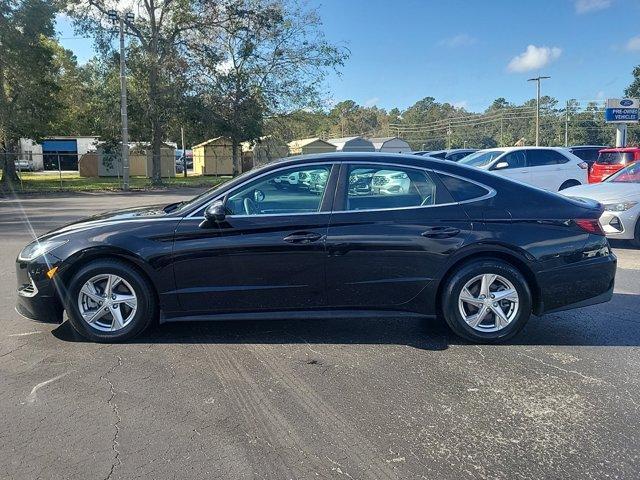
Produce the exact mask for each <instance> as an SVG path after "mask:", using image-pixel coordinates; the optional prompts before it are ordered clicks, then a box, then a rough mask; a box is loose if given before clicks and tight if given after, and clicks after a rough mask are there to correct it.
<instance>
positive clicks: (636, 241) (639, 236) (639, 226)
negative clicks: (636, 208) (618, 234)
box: [630, 218, 640, 248]
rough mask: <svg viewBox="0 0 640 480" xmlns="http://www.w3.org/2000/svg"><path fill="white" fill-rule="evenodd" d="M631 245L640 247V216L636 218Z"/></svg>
mask: <svg viewBox="0 0 640 480" xmlns="http://www.w3.org/2000/svg"><path fill="white" fill-rule="evenodd" d="M630 242H631V245H633V246H634V247H636V248H640V218H638V220H636V228H635V233H634V234H633V240H630Z"/></svg>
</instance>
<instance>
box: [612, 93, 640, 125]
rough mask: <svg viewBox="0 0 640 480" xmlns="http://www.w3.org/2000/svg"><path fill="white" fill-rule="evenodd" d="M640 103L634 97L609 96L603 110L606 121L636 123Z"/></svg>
mask: <svg viewBox="0 0 640 480" xmlns="http://www.w3.org/2000/svg"><path fill="white" fill-rule="evenodd" d="M639 109H640V103H639V102H638V100H637V99H635V98H622V99H620V98H609V99H607V106H606V107H605V110H604V120H605V121H606V122H608V123H637V122H638V110H639Z"/></svg>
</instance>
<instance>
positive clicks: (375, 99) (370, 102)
mask: <svg viewBox="0 0 640 480" xmlns="http://www.w3.org/2000/svg"><path fill="white" fill-rule="evenodd" d="M379 102H380V99H379V98H378V97H373V98H370V99H369V100H367V101H365V102H364V106H365V107H367V108H371V107H375V106H376V105H377V104H378V103H379Z"/></svg>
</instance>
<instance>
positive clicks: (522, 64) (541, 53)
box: [507, 45, 562, 73]
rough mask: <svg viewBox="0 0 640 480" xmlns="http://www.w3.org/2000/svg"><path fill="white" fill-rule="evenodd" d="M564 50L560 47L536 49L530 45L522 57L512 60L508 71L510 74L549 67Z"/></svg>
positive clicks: (518, 56)
mask: <svg viewBox="0 0 640 480" xmlns="http://www.w3.org/2000/svg"><path fill="white" fill-rule="evenodd" d="M561 53H562V50H561V49H560V48H558V47H536V46H535V45H529V46H528V47H527V49H526V50H525V51H524V52H522V53H521V54H520V55H517V56H515V57H513V58H512V59H511V61H510V62H509V65H507V70H508V71H510V72H516V73H519V72H528V71H529V70H536V69H538V68H542V67H544V66H545V65H548V64H549V63H551V62H552V61H554V60H556V59H557V58H558V57H560V54H561Z"/></svg>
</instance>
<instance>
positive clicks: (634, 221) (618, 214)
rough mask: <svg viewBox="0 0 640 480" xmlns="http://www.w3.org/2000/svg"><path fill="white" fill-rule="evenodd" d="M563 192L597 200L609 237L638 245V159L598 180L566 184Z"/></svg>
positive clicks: (639, 200)
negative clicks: (602, 210)
mask: <svg viewBox="0 0 640 480" xmlns="http://www.w3.org/2000/svg"><path fill="white" fill-rule="evenodd" d="M562 193H563V194H564V195H567V196H570V197H576V198H588V199H592V200H596V201H598V202H600V203H601V204H602V205H603V207H604V212H603V213H602V215H601V216H600V224H601V225H602V228H603V230H604V232H605V234H606V235H607V237H609V238H613V239H620V240H630V241H631V243H632V244H633V245H634V246H636V247H639V248H640V162H635V163H632V164H631V165H628V166H626V167H624V168H622V169H620V170H618V171H617V172H616V173H614V174H613V175H611V176H610V177H608V178H606V179H605V180H604V181H602V182H599V183H592V184H589V185H581V186H579V187H573V188H568V189H566V190H564V191H563V192H562Z"/></svg>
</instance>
